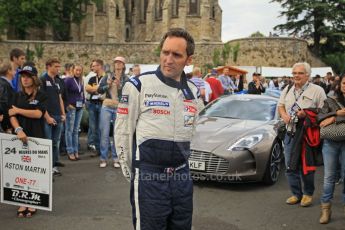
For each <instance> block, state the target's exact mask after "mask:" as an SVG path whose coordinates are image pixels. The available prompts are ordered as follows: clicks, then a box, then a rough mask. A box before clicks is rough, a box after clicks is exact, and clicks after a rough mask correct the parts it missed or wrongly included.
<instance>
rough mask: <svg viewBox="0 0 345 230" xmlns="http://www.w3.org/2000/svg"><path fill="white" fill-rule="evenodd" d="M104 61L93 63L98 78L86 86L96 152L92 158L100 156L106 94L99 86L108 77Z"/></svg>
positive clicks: (91, 79) (90, 126)
mask: <svg viewBox="0 0 345 230" xmlns="http://www.w3.org/2000/svg"><path fill="white" fill-rule="evenodd" d="M103 65H104V63H103V61H102V60H100V59H96V60H94V61H93V63H92V69H93V71H94V72H95V73H96V76H93V77H91V78H90V80H89V82H88V84H87V85H86V91H87V92H88V93H89V94H90V104H89V129H92V134H93V136H92V140H93V141H94V144H95V147H96V152H95V153H93V154H91V157H96V156H99V155H100V132H99V120H100V114H101V108H102V103H103V100H104V94H103V95H102V94H100V93H98V88H99V84H100V82H101V79H102V78H103V77H104V76H106V73H105V72H104V70H103Z"/></svg>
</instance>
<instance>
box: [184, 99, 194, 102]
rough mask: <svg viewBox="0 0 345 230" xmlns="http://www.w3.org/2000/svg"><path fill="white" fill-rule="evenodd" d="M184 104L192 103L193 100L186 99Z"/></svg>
mask: <svg viewBox="0 0 345 230" xmlns="http://www.w3.org/2000/svg"><path fill="white" fill-rule="evenodd" d="M183 102H190V103H192V102H193V100H187V99H185V100H183Z"/></svg>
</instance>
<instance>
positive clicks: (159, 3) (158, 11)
mask: <svg viewBox="0 0 345 230" xmlns="http://www.w3.org/2000/svg"><path fill="white" fill-rule="evenodd" d="M162 16H163V0H155V19H156V20H160V19H162Z"/></svg>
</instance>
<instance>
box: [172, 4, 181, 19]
mask: <svg viewBox="0 0 345 230" xmlns="http://www.w3.org/2000/svg"><path fill="white" fill-rule="evenodd" d="M179 4H180V0H173V4H172V16H173V17H178V8H179Z"/></svg>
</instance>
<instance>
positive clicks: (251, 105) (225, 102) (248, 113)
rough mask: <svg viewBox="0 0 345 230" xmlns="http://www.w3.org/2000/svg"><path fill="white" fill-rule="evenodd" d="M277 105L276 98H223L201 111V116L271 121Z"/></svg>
mask: <svg viewBox="0 0 345 230" xmlns="http://www.w3.org/2000/svg"><path fill="white" fill-rule="evenodd" d="M276 107H277V101H275V100H269V99H268V100H267V99H248V98H244V99H238V98H236V99H230V100H229V98H223V99H220V100H218V101H216V102H215V103H213V104H212V105H210V106H209V107H207V108H205V109H204V110H203V111H201V113H200V116H208V117H224V118H234V119H241V120H259V121H270V120H273V119H274V117H275V113H276Z"/></svg>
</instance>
